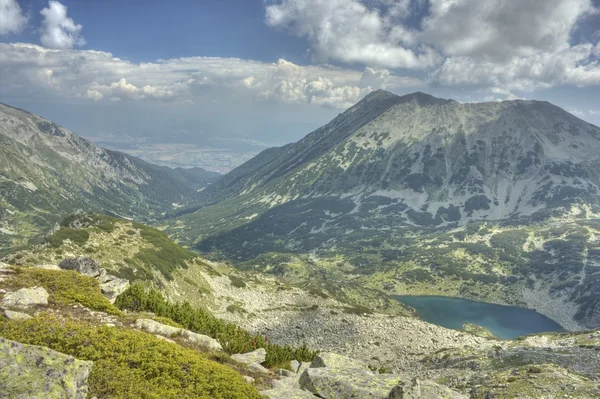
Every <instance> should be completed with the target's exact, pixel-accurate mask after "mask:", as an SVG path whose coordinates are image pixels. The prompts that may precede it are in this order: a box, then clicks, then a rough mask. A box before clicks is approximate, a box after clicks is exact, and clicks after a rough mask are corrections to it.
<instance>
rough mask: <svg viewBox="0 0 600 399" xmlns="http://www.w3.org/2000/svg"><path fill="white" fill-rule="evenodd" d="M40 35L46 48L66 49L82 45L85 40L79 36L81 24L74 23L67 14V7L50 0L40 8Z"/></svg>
mask: <svg viewBox="0 0 600 399" xmlns="http://www.w3.org/2000/svg"><path fill="white" fill-rule="evenodd" d="M40 14H42V16H43V17H44V19H43V21H42V26H43V27H42V35H41V37H40V40H41V42H42V44H43V45H44V46H46V47H48V48H55V49H68V48H73V47H74V46H83V45H84V44H85V40H84V38H83V36H81V29H82V26H81V25H78V24H75V22H74V21H73V19H72V18H69V17H68V16H67V7H65V6H64V5H62V4H61V3H60V2H58V1H55V0H50V1H49V2H48V7H47V8H44V9H42V11H40Z"/></svg>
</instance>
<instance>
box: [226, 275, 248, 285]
mask: <svg viewBox="0 0 600 399" xmlns="http://www.w3.org/2000/svg"><path fill="white" fill-rule="evenodd" d="M228 277H229V280H230V281H231V285H233V286H234V287H237V288H246V283H245V282H244V280H242V279H241V278H239V277H238V276H231V275H230V276H228Z"/></svg>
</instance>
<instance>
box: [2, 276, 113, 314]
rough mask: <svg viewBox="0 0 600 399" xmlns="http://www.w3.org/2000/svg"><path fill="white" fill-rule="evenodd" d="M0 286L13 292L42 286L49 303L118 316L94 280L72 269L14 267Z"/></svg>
mask: <svg viewBox="0 0 600 399" xmlns="http://www.w3.org/2000/svg"><path fill="white" fill-rule="evenodd" d="M3 284H4V286H8V287H11V288H13V289H20V288H27V287H33V286H39V287H44V288H45V289H46V291H48V294H50V296H49V301H50V303H54V304H56V305H70V304H75V303H79V304H81V305H83V306H85V307H87V308H90V309H92V310H97V311H102V312H106V313H110V314H120V313H121V312H120V311H119V309H118V308H117V307H116V306H114V305H113V304H111V303H110V302H109V301H108V299H106V298H105V297H104V295H102V292H101V291H100V287H99V285H98V281H97V280H96V279H94V278H92V277H88V276H83V275H81V274H79V273H77V272H75V271H72V270H44V269H34V268H22V267H19V268H16V269H15V274H13V275H11V278H10V279H9V280H8V281H4V282H3Z"/></svg>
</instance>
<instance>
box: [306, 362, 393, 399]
mask: <svg viewBox="0 0 600 399" xmlns="http://www.w3.org/2000/svg"><path fill="white" fill-rule="evenodd" d="M400 382H401V377H400V376H398V375H392V374H373V373H372V372H371V371H370V370H368V369H366V370H360V369H358V368H354V369H353V368H343V367H341V368H336V369H332V368H329V367H319V368H313V367H312V366H311V367H310V368H308V369H306V370H305V371H304V373H302V375H301V376H300V387H301V388H303V389H306V390H308V391H310V392H312V393H313V394H315V395H317V396H319V397H321V398H324V399H346V398H364V399H388V396H389V394H390V392H392V389H394V388H395V387H396V386H397V385H398V384H399V383H400Z"/></svg>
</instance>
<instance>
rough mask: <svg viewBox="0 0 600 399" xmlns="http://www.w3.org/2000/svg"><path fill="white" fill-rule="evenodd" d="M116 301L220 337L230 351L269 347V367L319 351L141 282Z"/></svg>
mask: <svg viewBox="0 0 600 399" xmlns="http://www.w3.org/2000/svg"><path fill="white" fill-rule="evenodd" d="M115 304H116V305H117V306H118V307H119V308H120V309H122V310H129V311H134V312H152V313H154V314H155V315H156V316H161V317H168V318H170V319H171V320H173V321H175V322H176V323H179V324H180V325H182V326H183V327H184V328H186V329H188V330H191V331H194V332H197V333H199V334H204V335H208V336H210V337H212V338H215V339H217V340H218V341H219V342H220V344H221V345H222V346H223V349H224V350H225V351H226V352H227V353H230V354H233V353H245V352H249V351H253V350H255V349H258V348H264V349H266V351H267V359H266V362H265V365H266V366H267V367H275V366H281V365H283V364H286V363H287V362H289V361H291V360H294V359H295V360H298V361H305V362H310V361H312V359H313V357H314V356H315V355H316V354H317V352H315V351H312V350H310V349H309V348H308V347H307V346H306V345H305V344H303V345H301V346H299V347H297V348H294V347H291V346H288V345H286V346H281V345H277V344H273V343H270V342H269V340H268V338H267V337H263V336H261V335H255V334H252V333H250V332H248V331H246V330H244V329H242V328H240V327H239V326H236V325H235V324H231V323H226V322H224V321H222V320H219V319H217V318H216V317H215V316H213V315H212V314H211V313H209V312H208V311H206V310H204V309H195V308H193V307H192V306H191V305H190V304H189V303H188V302H183V303H181V302H178V303H171V302H169V301H167V300H166V299H165V298H164V296H163V295H162V294H161V293H160V292H159V291H157V290H149V291H146V289H145V288H144V287H143V286H141V285H139V284H133V285H132V286H131V287H129V288H128V289H127V290H126V291H125V292H124V293H123V294H121V295H120V296H119V297H118V298H117V301H116V302H115Z"/></svg>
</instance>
